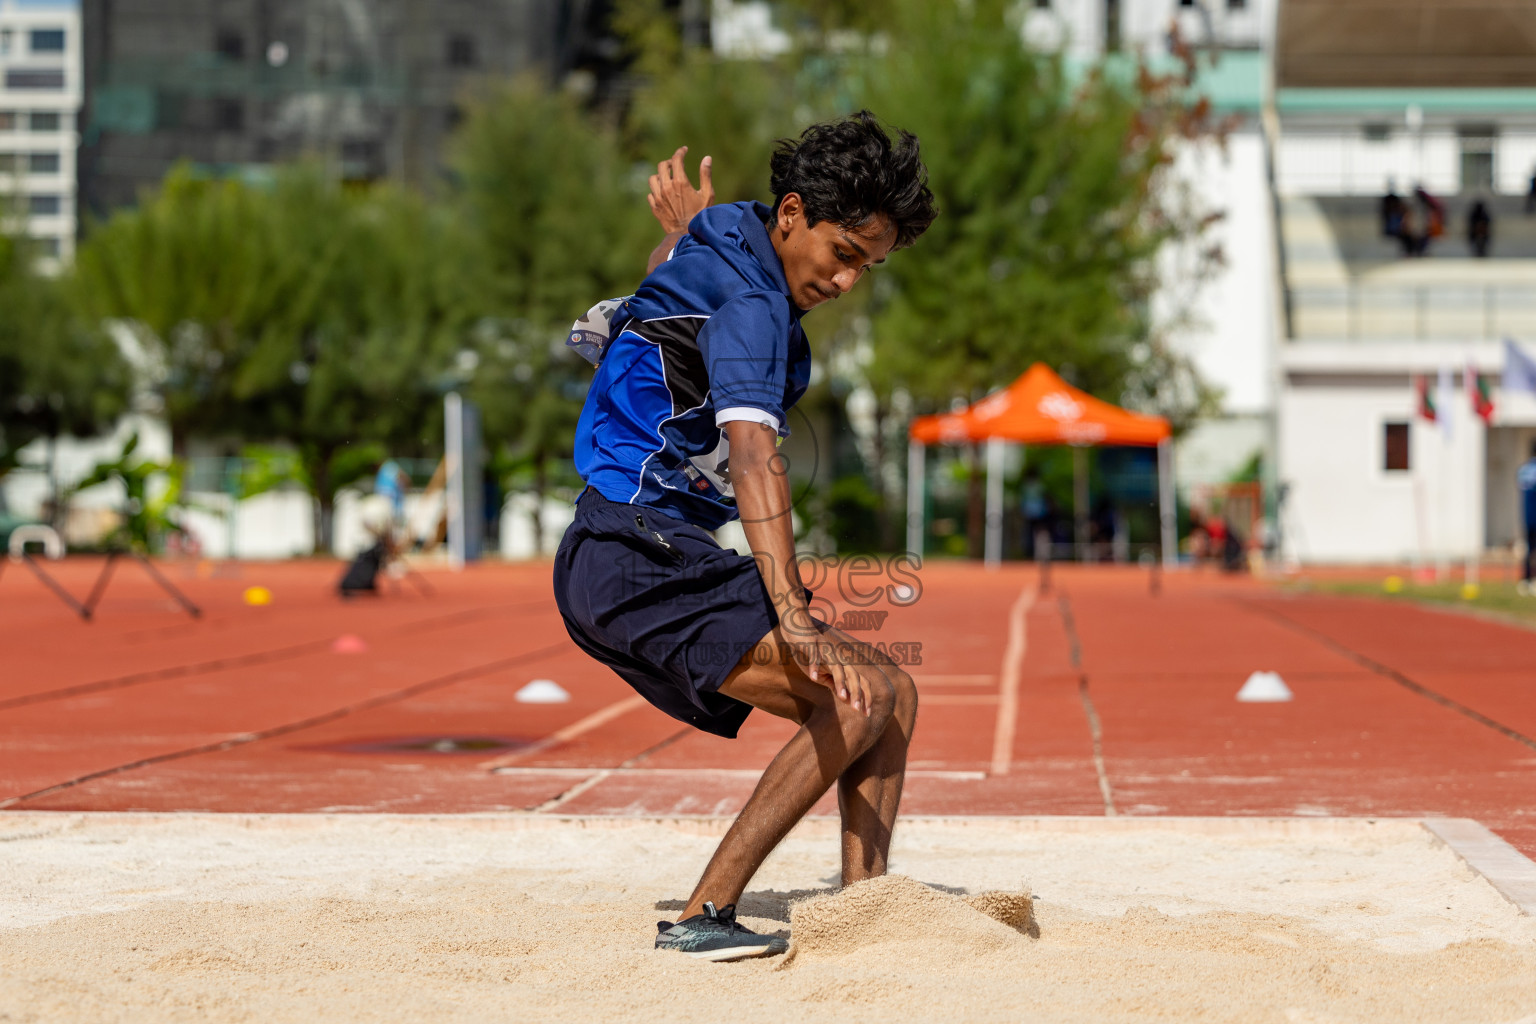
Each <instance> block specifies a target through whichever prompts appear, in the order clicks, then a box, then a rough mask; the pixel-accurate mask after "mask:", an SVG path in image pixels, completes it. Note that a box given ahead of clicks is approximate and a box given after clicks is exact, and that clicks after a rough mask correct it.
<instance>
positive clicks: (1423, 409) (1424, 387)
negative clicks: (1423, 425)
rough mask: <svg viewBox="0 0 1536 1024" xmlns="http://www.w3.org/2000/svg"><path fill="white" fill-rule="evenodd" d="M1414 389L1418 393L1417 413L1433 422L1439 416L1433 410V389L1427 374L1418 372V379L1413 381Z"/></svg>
mask: <svg viewBox="0 0 1536 1024" xmlns="http://www.w3.org/2000/svg"><path fill="white" fill-rule="evenodd" d="M1414 389H1415V390H1416V391H1417V392H1418V394H1419V408H1418V413H1419V415H1420V416H1422V417H1424V418H1425V419H1427V420H1429V422H1431V423H1433V422H1435V421H1436V420H1437V419H1439V416H1438V415H1436V412H1435V389H1434V387H1433V386H1432V385H1431V384H1430V383H1429V374H1427V373H1421V374H1419V377H1418V380H1416V381H1415V382H1414Z"/></svg>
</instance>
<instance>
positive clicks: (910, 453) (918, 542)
mask: <svg viewBox="0 0 1536 1024" xmlns="http://www.w3.org/2000/svg"><path fill="white" fill-rule="evenodd" d="M927 451H928V449H927V448H926V447H925V446H924V445H923V443H922V442H921V441H908V442H907V552H908V553H909V554H911V555H913V556H914V557H916V558H918V559H921V558H922V556H923V491H924V489H925V484H926V482H927V481H926V472H927V471H926V468H925V466H924V462H925V456H926V455H927Z"/></svg>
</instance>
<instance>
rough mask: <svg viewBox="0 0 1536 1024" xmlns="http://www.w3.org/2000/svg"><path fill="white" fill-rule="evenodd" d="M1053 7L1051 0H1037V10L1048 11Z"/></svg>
mask: <svg viewBox="0 0 1536 1024" xmlns="http://www.w3.org/2000/svg"><path fill="white" fill-rule="evenodd" d="M1050 9H1051V0H1035V10H1037V11H1048V10H1050Z"/></svg>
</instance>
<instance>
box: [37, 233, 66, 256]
mask: <svg viewBox="0 0 1536 1024" xmlns="http://www.w3.org/2000/svg"><path fill="white" fill-rule="evenodd" d="M32 245H33V247H34V251H36V252H37V254H38V255H39V256H46V257H48V258H49V259H55V260H56V259H58V258H59V254H60V253H61V252H62V251H63V247H62V246H61V245H60V244H59V240H58V239H57V238H34V239H32Z"/></svg>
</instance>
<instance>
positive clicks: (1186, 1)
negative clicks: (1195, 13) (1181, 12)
mask: <svg viewBox="0 0 1536 1024" xmlns="http://www.w3.org/2000/svg"><path fill="white" fill-rule="evenodd" d="M1179 6H1180V7H1193V6H1195V0H1179Z"/></svg>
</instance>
